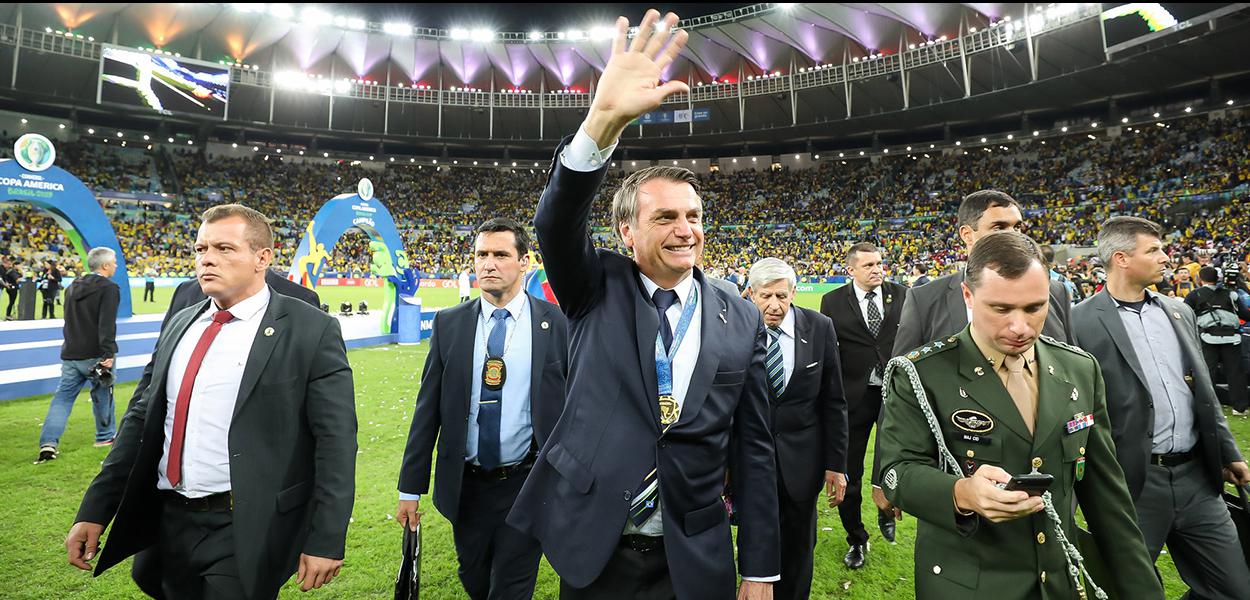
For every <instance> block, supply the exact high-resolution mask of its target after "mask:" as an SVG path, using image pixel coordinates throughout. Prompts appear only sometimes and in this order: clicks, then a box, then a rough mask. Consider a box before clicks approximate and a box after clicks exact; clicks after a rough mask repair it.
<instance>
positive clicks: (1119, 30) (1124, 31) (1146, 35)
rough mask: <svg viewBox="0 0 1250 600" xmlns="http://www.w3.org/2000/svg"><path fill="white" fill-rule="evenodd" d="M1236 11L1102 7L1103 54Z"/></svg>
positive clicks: (1196, 6) (1171, 5) (1201, 6)
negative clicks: (1104, 41) (1105, 48)
mask: <svg viewBox="0 0 1250 600" xmlns="http://www.w3.org/2000/svg"><path fill="white" fill-rule="evenodd" d="M1236 10H1239V5H1237V4H1232V3H1228V2H1220V3H1197V2H1195V3H1182V2H1126V3H1104V4H1103V5H1102V28H1103V35H1104V37H1105V39H1106V45H1107V53H1108V54H1114V53H1116V52H1119V51H1121V50H1126V49H1128V48H1131V47H1133V46H1136V45H1138V44H1141V43H1145V42H1148V41H1151V40H1154V39H1158V38H1160V37H1164V36H1167V35H1169V34H1172V33H1175V32H1177V31H1181V30H1183V29H1187V28H1189V27H1192V26H1194V25H1198V24H1201V23H1206V22H1207V21H1210V20H1211V19H1214V18H1216V17H1219V16H1221V15H1223V14H1226V13H1228V12H1233V11H1236Z"/></svg>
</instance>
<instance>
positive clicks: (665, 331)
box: [651, 290, 677, 350]
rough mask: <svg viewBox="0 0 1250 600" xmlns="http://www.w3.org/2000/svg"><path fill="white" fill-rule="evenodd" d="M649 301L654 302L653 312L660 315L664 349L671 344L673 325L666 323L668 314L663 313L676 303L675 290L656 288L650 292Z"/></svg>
mask: <svg viewBox="0 0 1250 600" xmlns="http://www.w3.org/2000/svg"><path fill="white" fill-rule="evenodd" d="M651 301H652V302H655V312H656V314H657V315H658V316H659V317H660V336H661V337H663V338H664V349H665V350H668V349H669V348H670V347H672V345H673V326H672V325H669V323H668V316H667V315H665V314H664V313H666V312H668V308H669V307H670V306H672V305H674V304H676V303H677V292H674V291H673V290H656V291H655V293H654V294H651Z"/></svg>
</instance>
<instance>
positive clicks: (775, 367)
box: [764, 327, 786, 400]
mask: <svg viewBox="0 0 1250 600" xmlns="http://www.w3.org/2000/svg"><path fill="white" fill-rule="evenodd" d="M784 358H785V357H784V356H782V354H781V330H780V329H778V328H776V327H769V328H768V355H767V356H766V357H765V359H764V369H765V370H766V371H768V387H769V388H770V389H772V392H773V399H774V400H776V399H778V398H780V397H781V394H782V392H784V391H785V390H786V364H785V360H784Z"/></svg>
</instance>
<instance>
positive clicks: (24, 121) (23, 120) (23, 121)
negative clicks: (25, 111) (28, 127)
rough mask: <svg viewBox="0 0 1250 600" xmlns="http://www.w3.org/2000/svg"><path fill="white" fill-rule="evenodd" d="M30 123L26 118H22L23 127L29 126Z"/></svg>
mask: <svg viewBox="0 0 1250 600" xmlns="http://www.w3.org/2000/svg"><path fill="white" fill-rule="evenodd" d="M29 122H30V121H27V120H26V117H22V125H25V124H27V123H29Z"/></svg>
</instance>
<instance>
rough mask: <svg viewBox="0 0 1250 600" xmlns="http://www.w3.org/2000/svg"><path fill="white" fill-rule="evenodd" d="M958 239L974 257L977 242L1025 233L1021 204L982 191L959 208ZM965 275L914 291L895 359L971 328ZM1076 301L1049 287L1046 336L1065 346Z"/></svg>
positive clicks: (905, 310) (1059, 286) (1000, 194)
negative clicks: (1002, 234)
mask: <svg viewBox="0 0 1250 600" xmlns="http://www.w3.org/2000/svg"><path fill="white" fill-rule="evenodd" d="M958 220H959V237H960V238H961V239H962V240H963V242H964V245H965V246H967V248H968V252H969V253H971V252H972V248H973V246H975V245H976V243H977V240H978V239H981V238H982V237H984V236H986V235H989V234H992V233H995V232H999V231H1007V230H1011V229H1014V230H1017V231H1019V230H1021V229H1022V228H1023V227H1024V215H1023V214H1022V213H1021V212H1020V204H1019V203H1018V202H1016V200H1015V199H1014V198H1012V197H1011V196H1009V195H1007V194H1005V193H1003V192H1000V191H998V190H981V191H979V192H973V193H971V194H968V195H967V196H966V197H964V199H963V202H961V203H960V204H959V212H958ZM963 282H964V272H963V270H962V269H961V270H960V271H959V272H958V273H953V274H951V275H947V276H945V277H939V278H937V279H934V280H933V281H931V282H929V283H926V284H925V285H923V286H919V287H916V288H913V289H912V290H911V292H910V293H909V294H908V295H907V302H906V303H905V304H904V305H903V314H902V316H901V317H900V319H899V327H898V335H897V337H895V340H894V356H902V355H904V354H907V353H908V352H910V351H912V350H915V349H917V348H919V347H921V346H923V345H925V344H927V343H929V342H931V341H933V340H936V339H939V338H944V337H947V336H951V335H955V334H956V333H959V332H960V331H963V328H964V327H967V326H968V306H967V304H965V303H964V293H963ZM1071 313H1072V299H1071V297H1070V296H1069V295H1068V289H1067V288H1066V287H1065V286H1064V285H1063V283H1061V282H1058V281H1051V282H1050V312H1049V313H1048V314H1047V316H1046V324H1045V325H1044V326H1043V328H1042V333H1043V334H1045V335H1048V336H1050V337H1052V338H1054V339H1057V340H1059V341H1061V342H1070V341H1072V329H1071V323H1072V316H1071Z"/></svg>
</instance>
